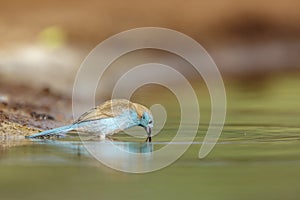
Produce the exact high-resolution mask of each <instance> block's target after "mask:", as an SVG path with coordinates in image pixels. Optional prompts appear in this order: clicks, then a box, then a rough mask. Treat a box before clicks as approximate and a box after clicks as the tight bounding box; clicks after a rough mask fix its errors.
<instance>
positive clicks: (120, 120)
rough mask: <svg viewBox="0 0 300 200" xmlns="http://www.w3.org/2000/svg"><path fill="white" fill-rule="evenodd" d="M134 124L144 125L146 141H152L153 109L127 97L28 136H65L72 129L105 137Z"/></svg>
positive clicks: (110, 101) (113, 100)
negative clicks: (68, 123)
mask: <svg viewBox="0 0 300 200" xmlns="http://www.w3.org/2000/svg"><path fill="white" fill-rule="evenodd" d="M133 126H141V127H143V128H144V129H145V130H146V132H147V140H146V141H149V142H151V129H152V128H153V116H152V113H151V111H150V110H149V109H148V108H146V107H145V106H143V105H141V104H138V103H132V102H130V101H128V100H126V99H112V100H109V101H106V102H104V103H103V104H101V105H100V106H97V107H96V108H93V109H91V110H89V111H88V112H86V113H84V114H83V115H81V116H80V117H79V118H78V119H77V120H76V121H74V122H73V123H72V124H70V125H67V126H62V127H59V128H54V129H51V130H46V131H43V132H40V133H37V134H34V135H31V136H28V138H37V137H43V136H53V135H54V136H65V135H66V134H67V133H68V132H70V131H77V132H79V133H84V134H90V135H91V136H100V137H101V138H105V136H107V135H113V134H114V133H117V132H119V131H122V130H125V129H128V128H131V127H133Z"/></svg>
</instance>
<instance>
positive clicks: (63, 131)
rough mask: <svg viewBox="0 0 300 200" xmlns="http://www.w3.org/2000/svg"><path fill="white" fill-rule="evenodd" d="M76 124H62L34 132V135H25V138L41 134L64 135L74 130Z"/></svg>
mask: <svg viewBox="0 0 300 200" xmlns="http://www.w3.org/2000/svg"><path fill="white" fill-rule="evenodd" d="M75 128H76V125H74V124H71V125H67V126H62V127H58V128H54V129H51V130H46V131H42V132H40V133H36V134H34V135H30V136H26V138H37V137H41V136H51V135H65V134H66V133H67V132H69V131H71V130H74V129H75Z"/></svg>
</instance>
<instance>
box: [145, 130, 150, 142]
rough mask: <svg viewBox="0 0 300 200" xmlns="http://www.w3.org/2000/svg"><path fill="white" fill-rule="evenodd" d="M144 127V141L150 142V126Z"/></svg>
mask: <svg viewBox="0 0 300 200" xmlns="http://www.w3.org/2000/svg"><path fill="white" fill-rule="evenodd" d="M144 128H145V131H146V132H147V139H146V142H151V127H150V126H146V127H144Z"/></svg>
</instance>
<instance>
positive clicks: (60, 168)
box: [0, 75, 300, 200]
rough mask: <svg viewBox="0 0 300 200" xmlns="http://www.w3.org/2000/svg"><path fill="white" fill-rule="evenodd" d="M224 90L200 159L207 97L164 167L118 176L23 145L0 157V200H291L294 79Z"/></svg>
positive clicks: (299, 180)
mask: <svg viewBox="0 0 300 200" xmlns="http://www.w3.org/2000/svg"><path fill="white" fill-rule="evenodd" d="M225 84H226V88H227V95H228V110H227V118H226V124H225V126H224V130H223V132H222V135H221V137H220V139H219V141H218V143H217V145H216V146H215V148H214V149H213V151H212V152H211V153H210V154H209V155H208V156H207V157H206V158H205V159H201V160H200V159H199V158H198V152H199V149H200V146H201V144H199V142H201V141H202V140H203V137H204V136H205V132H206V130H207V124H208V122H209V117H210V115H209V114H208V113H209V103H207V101H208V100H207V95H206V96H205V95H204V96H201V99H202V101H200V107H201V109H202V110H201V122H200V128H199V131H198V134H197V137H196V138H195V140H194V141H195V142H196V143H195V144H192V145H191V146H190V148H189V149H188V151H186V152H185V154H184V155H183V156H182V157H181V158H180V159H179V160H177V161H176V162H175V163H173V164H172V165H171V166H168V167H166V168H164V169H162V170H158V171H155V172H151V173H147V174H126V173H122V172H118V171H115V170H112V169H110V168H108V167H106V166H104V165H102V164H100V163H99V162H98V161H97V160H95V159H94V158H93V157H91V156H90V155H89V154H87V152H86V151H85V150H84V148H82V146H80V145H79V144H77V143H75V145H71V146H70V145H69V146H68V145H54V144H49V143H47V142H45V143H43V142H29V143H26V144H24V145H16V146H15V147H11V148H5V149H4V148H3V149H2V150H1V151H0V199H5V200H6V199H64V200H67V199H72V200H73V199H124V200H126V199H184V198H185V199H208V200H209V199H299V197H300V135H299V134H300V117H299V116H300V109H299V108H300V95H299V85H300V80H298V77H297V76H294V75H293V76H285V77H275V78H272V79H270V80H266V81H265V82H264V83H263V85H259V86H254V87H248V86H249V85H250V84H253V83H249V84H246V86H241V84H240V83H237V82H235V81H230V82H225ZM196 87H199V88H198V89H199V90H201V87H202V86H196ZM199 96H200V95H199ZM136 98H138V97H136ZM146 98H147V96H146ZM201 102H202V104H201ZM172 106H175V103H174V104H173V103H170V108H172ZM173 111H174V113H173V114H170V115H169V117H168V121H167V123H166V127H165V128H164V129H163V130H162V132H161V133H160V134H159V135H157V136H156V137H154V138H153V140H154V141H156V142H157V141H169V140H170V139H171V138H172V136H173V135H174V133H175V132H176V128H177V127H178V124H176V119H177V118H178V116H177V115H176V112H175V111H176V108H174V109H173ZM185 127H186V128H187V129H188V128H189V126H188V124H186V125H185ZM118 138H119V139H120V140H124V141H127V140H131V138H130V137H129V136H124V135H120V136H118ZM135 140H139V139H135ZM10 142H11V143H13V141H10ZM66 142H68V141H63V142H62V143H59V144H66ZM19 143H20V141H19ZM155 148H159V144H155V143H154V149H155Z"/></svg>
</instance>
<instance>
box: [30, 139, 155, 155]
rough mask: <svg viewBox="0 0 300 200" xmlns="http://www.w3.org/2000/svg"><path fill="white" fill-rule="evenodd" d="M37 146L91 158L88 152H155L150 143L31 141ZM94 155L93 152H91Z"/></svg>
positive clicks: (110, 140) (110, 153)
mask: <svg viewBox="0 0 300 200" xmlns="http://www.w3.org/2000/svg"><path fill="white" fill-rule="evenodd" d="M31 140H32V141H33V142H35V143H36V144H41V145H49V146H55V147H57V148H59V149H60V150H63V151H64V152H67V153H70V154H77V155H85V156H90V154H89V153H88V151H87V149H86V148H85V147H87V148H88V150H90V149H91V150H95V149H98V150H101V151H103V152H102V153H103V154H107V155H109V156H114V155H112V154H113V152H115V151H116V150H118V151H123V152H126V153H134V154H146V153H151V152H152V151H153V143H148V142H120V141H114V140H112V139H109V140H101V141H83V142H82V141H67V140H44V139H31ZM90 153H93V152H90Z"/></svg>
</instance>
